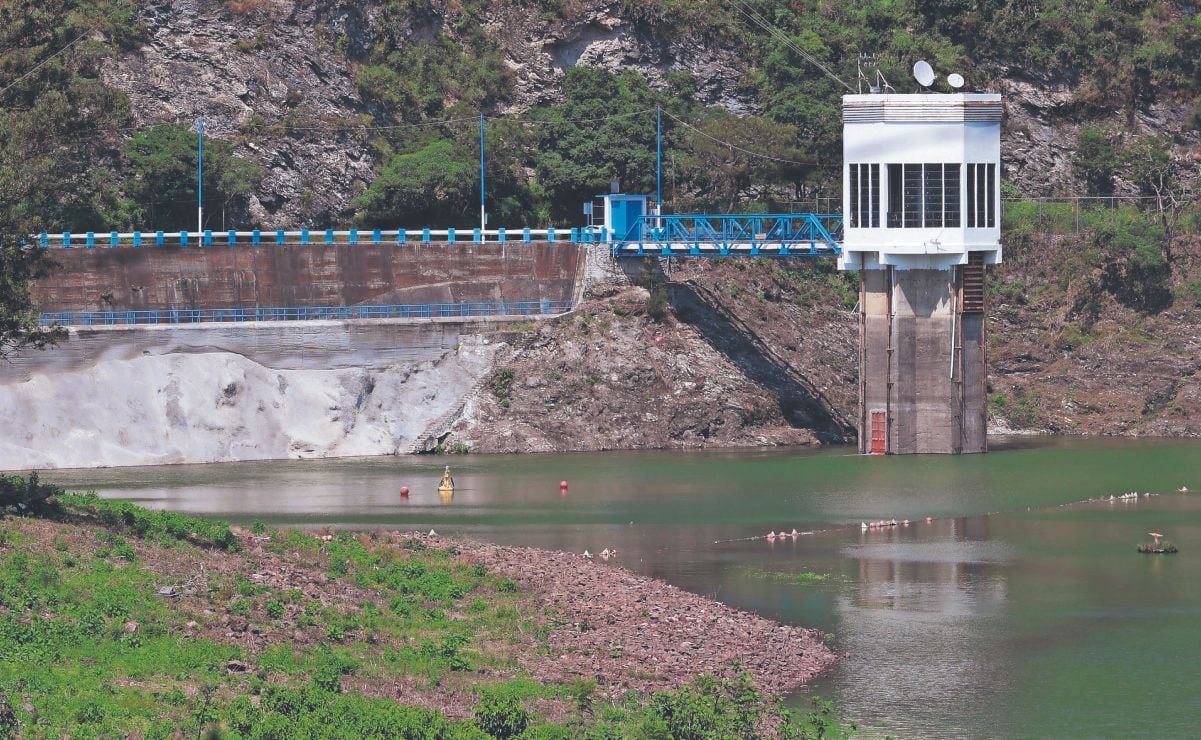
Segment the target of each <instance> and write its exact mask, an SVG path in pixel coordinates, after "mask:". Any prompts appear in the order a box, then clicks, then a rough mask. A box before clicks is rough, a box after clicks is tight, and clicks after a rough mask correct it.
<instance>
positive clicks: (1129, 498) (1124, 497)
mask: <svg viewBox="0 0 1201 740" xmlns="http://www.w3.org/2000/svg"><path fill="white" fill-rule="evenodd" d="M1175 492H1176V493H1189V488H1188V486H1181V487H1180V488H1177V489H1176V491H1175ZM1159 495H1161V494H1158V493H1150V492H1143V493H1139V492H1137V491H1127V492H1126V493H1123V494H1118V495H1115V494H1110V495H1109V496H1098V497H1096V498H1086V499H1080V500H1078V501H1069V502H1067V503H1063V504H1055V505H1053V506H1046V507H1043V506H1040V507H1032V506H1027V507H1026V511H1034V510H1035V508H1040V509H1042V508H1048V509H1064V508H1067V507H1069V506H1080V505H1082V504H1097V503H1114V504H1117V503H1126V504H1129V503H1136V502H1137V501H1138V500H1139V499H1140V498H1150V497H1152V496H1159ZM1000 513H1002V512H999V511H989V512H985V513H984V514H971V515H968V516H992V515H993V514H1000ZM941 518H946V517H938V518H936V517H931V516H928V517H925V518H923V519H914V520H910V519H902V520H900V521H897V520H896V519H877V520H874V521H870V522H866V521H864V522H860V523H859V524H843V525H839V526H835V527H827V528H825V529H811V530H806V531H803V532H798V531H797V530H796V528H795V527H794V528H793V529H792V531H784V530H783V529H781V530H780V531H779V532H776V531H775V530H772V531H770V532H768V533H767V534H757V535H751V536H750V537H731V538H729V539H724V540H713V544H715V545H724V544H728V543H731V542H754V541H756V540H763V541H765V542H770V543H775V542H776V541H781V542H783V541H784V540H795V539H796V538H798V537H804V536H807V535H814V534H829V533H834V532H846V531H855V530H859V531H860V532H882V531H886V530H890V529H894V528H898V527H900V528H906V527H909V526H914V525H918V524H933V523H934V522H935V521H937V520H938V519H941ZM952 518H955V519H959V518H961V517H952Z"/></svg>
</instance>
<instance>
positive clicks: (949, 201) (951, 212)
mask: <svg viewBox="0 0 1201 740" xmlns="http://www.w3.org/2000/svg"><path fill="white" fill-rule="evenodd" d="M959 168H960V165H959V164H945V165H943V183H944V189H943V193H944V195H943V225H944V226H947V227H948V228H955V229H957V228H959V211H960V208H961V206H960V203H959V200H960V197H961V196H960V194H959Z"/></svg>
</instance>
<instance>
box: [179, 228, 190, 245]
mask: <svg viewBox="0 0 1201 740" xmlns="http://www.w3.org/2000/svg"><path fill="white" fill-rule="evenodd" d="M179 246H181V247H186V246H188V232H186V231H181V232H179Z"/></svg>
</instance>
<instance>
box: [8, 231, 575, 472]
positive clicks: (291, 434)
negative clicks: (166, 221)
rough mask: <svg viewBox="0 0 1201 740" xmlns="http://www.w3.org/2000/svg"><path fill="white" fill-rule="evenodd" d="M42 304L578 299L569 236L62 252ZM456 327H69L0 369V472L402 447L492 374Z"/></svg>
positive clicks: (492, 349) (491, 352) (472, 325)
mask: <svg viewBox="0 0 1201 740" xmlns="http://www.w3.org/2000/svg"><path fill="white" fill-rule="evenodd" d="M55 257H56V259H58V261H59V262H60V263H61V264H62V265H63V269H62V270H60V271H58V272H56V273H55V274H54V275H53V277H52V278H50V279H48V280H46V281H44V282H43V283H42V284H40V285H38V286H37V287H36V290H35V296H36V299H37V301H38V302H39V307H40V308H41V309H42V310H44V311H74V310H84V311H86V310H97V309H103V310H113V309H117V310H120V309H142V308H147V309H169V308H210V307H253V306H255V305H262V306H268V305H275V306H279V305H285V306H286V305H339V304H352V303H362V302H371V303H417V302H458V301H477V300H487V301H494V300H508V301H518V300H570V299H571V298H572V295H573V292H574V290H575V287H576V272H577V269H580V268H582V266H583V258H582V255H581V254H580V251H579V250H578V249H577V247H575V246H574V245H539V244H518V245H508V246H502V245H499V244H470V245H405V246H396V245H391V246H387V245H380V246H370V245H354V246H351V245H336V246H330V247H325V246H294V247H275V246H271V247H266V246H263V247H259V248H258V249H252V248H250V247H244V246H239V247H233V248H221V247H213V248H211V249H210V248H205V249H195V248H193V249H186V248H185V249H180V248H143V249H140V250H134V249H114V250H101V249H96V250H68V251H62V252H56V254H55ZM492 328H493V326H491V325H489V324H487V323H484V322H480V321H473V322H465V321H448V320H425V321H414V320H378V321H299V322H286V323H284V322H257V323H238V324H229V323H224V324H223V323H212V324H191V325H165V326H164V325H159V326H136V327H134V326H130V327H116V326H114V327H99V328H76V329H72V330H71V332H70V335H69V337H68V338H67V339H66V341H64V342H63V343H62V344H61V345H60V346H59V347H57V348H53V349H50V350H47V351H45V352H30V353H26V354H23V355H21V356H19V357H18V358H16V360H15V361H14V362H13V363H11V364H7V365H5V366H0V470H27V469H34V468H54V467H99V466H121V465H159V464H169V463H198V462H214V461H234V460H252V459H281V458H301V457H345V456H358V455H383V454H393V453H408V452H412V451H413V450H414V447H415V446H416V445H418V444H419V443H421V442H422V441H423V440H427V439H428V438H429V434H430V432H431V425H435V424H436V423H439V422H440V421H441V420H443V419H445V418H446V417H447V415H451V416H453V415H454V414H456V413H457V412H458V410H461V409H462V408H463V405H464V403H465V402H466V400H467V399H468V398H469V397H470V396H471V395H472V394H473V393H474V392H475V391H476V390H477V389H478V388H479V385H480V383H482V382H484V381H485V380H486V379H487V378H488V377H489V376H490V374H491V372H492V370H493V358H494V356H495V354H496V352H497V350H498V349H499V348H501V347H503V346H504V345H503V344H498V343H496V342H494V341H493V340H492V339H491V338H490V336H489V333H490V331H491V329H492Z"/></svg>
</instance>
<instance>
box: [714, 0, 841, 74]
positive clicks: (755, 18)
mask: <svg viewBox="0 0 1201 740" xmlns="http://www.w3.org/2000/svg"><path fill="white" fill-rule="evenodd" d="M733 2H734V5H735V7H736V8H737V9H738V11H739V12H740V13H742V14H743V15H744V16H746V17H747V18H748V19H749V20H750V21H751V22H752V23H754V24H755V25H756V26H758V27H759V28H762V29H763V30H764V31H767V33H768V34H769V35H771V36H772V37H773V38H775V39H776V40H777V41H780V42H782V43H784V44H785V45H786V46H787V47H788V48H790V49H792V50H793V51H794V52H796V53H797V54H798V55H800V57H801V58H802V59H804V60H805V61H807V62H809V63H810V64H812V65H813V66H815V67H817V68H818V69H820V70H821V71H822V72H824V73H825V74H826V76H827V77H829V78H830V79H832V80H834V81H835V82H837V83H838V84H840V85H842V86H843V87H845V88H846V89H847V91H848V92H852V93H853V92H855V88H853V87H851V86H850V85H848V84H847V82H846V80H844V79H842V78H841V77H839V76H838V75H836V74H834V72H832V71H831V70H830V68H829V67H827V66H826V65H824V64H822V63H821V62H820V61H818V59H817V57H815V56H813V55H812V54H810V53H809V52H807V51H805V50H804V49H802V48H801V47H799V46H797V45H796V43H795V42H794V41H793V40H792V39H791V38H789V37H788V34H786V33H784V32H783V31H781V30H780V29H778V28H776V27H775V26H773V25H772V24H771V23H770V22H768V20H767V19H766V18H764V17H763V16H761V15H759V14H758V13H756V12H755V10H754V9H753V8H751V7H750V6H748V5H747V4H746V3H744V2H742V0H733Z"/></svg>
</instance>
